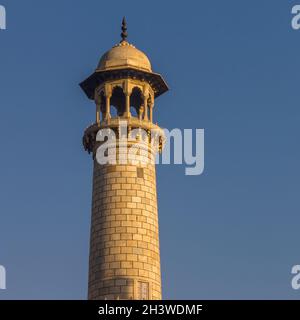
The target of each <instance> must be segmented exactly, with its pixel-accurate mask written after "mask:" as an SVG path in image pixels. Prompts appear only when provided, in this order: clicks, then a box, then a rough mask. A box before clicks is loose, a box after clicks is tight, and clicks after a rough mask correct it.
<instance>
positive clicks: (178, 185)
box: [0, 0, 300, 299]
mask: <svg viewBox="0 0 300 320" xmlns="http://www.w3.org/2000/svg"><path fill="white" fill-rule="evenodd" d="M0 3H1V4H2V5H5V6H6V10H7V30H6V31H1V32H0V147H1V151H0V154H1V157H0V264H1V265H4V266H5V267H6V270H7V290H6V291H3V290H0V299H33V298H35V299H85V298H86V296H87V271H88V247H89V226H90V211H91V208H90V207H91V186H92V160H91V158H90V156H88V154H86V153H85V152H84V150H83V147H82V145H81V138H82V133H83V130H84V128H85V127H87V126H88V125H89V124H90V123H91V122H92V121H94V104H93V103H92V102H91V101H89V100H88V99H87V98H86V97H85V95H84V93H83V92H82V91H81V89H80V87H79V86H78V83H79V82H81V81H82V80H84V79H85V78H86V77H87V76H88V75H89V74H90V73H92V72H93V71H94V69H95V67H96V65H97V62H98V60H99V58H100V56H101V55H102V54H103V53H104V52H105V51H106V50H108V49H110V48H111V47H112V46H113V45H114V44H116V43H117V42H118V41H119V39H120V36H119V34H120V24H121V19H122V17H123V15H126V17H127V21H128V33H129V38H128V40H129V41H130V42H132V43H133V44H134V45H136V46H137V47H138V48H139V49H141V50H143V51H144V52H146V53H147V55H148V56H149V58H150V59H151V61H152V65H153V69H154V70H155V71H156V72H159V73H161V74H162V75H163V76H164V78H165V79H166V81H167V82H168V84H169V86H170V88H171V90H170V91H169V92H168V93H166V94H165V95H164V96H162V97H160V98H159V99H158V100H157V101H156V107H155V113H154V117H155V121H157V122H158V123H159V124H160V125H161V126H163V127H166V128H169V129H172V128H204V129H205V171H204V173H203V174H202V175H200V176H189V177H188V176H185V174H184V166H181V165H160V166H158V169H157V181H158V201H159V220H160V240H161V260H162V274H163V296H164V298H166V299H232V298H234V299H286V298H292V299H300V291H295V290H293V289H292V288H291V284H290V282H291V278H292V275H291V268H292V266H293V265H295V264H300V239H299V228H300V215H299V213H300V210H299V209H300V203H299V198H300V197H299V181H300V169H299V164H300V150H299V137H300V125H299V120H300V93H299V92H300V91H299V69H300V59H299V57H300V54H299V52H300V30H299V31H295V30H293V29H292V28H291V18H292V15H291V8H292V6H293V5H294V4H297V3H298V4H300V1H287V0H284V1H283V0H276V1H275V0H264V1H261V0H253V1H246V0H227V1H224V0H218V1H211V0H202V1H161V0H160V1H157V0H152V1H150V2H141V1H125V2H124V1H98V0H97V1H96V0H93V1H92V0H85V1H83V0H80V1H71V0H63V1H58V0H52V1H38V0H35V1H33V0H24V1H16V0H9V1H8V0H1V1H0Z"/></svg>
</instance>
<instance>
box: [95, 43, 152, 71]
mask: <svg viewBox="0 0 300 320" xmlns="http://www.w3.org/2000/svg"><path fill="white" fill-rule="evenodd" d="M128 67H129V68H130V67H132V68H135V69H141V70H144V71H148V72H152V69H151V63H150V61H149V59H148V57H147V56H146V55H145V54H144V53H143V52H142V51H140V50H138V49H137V48H136V47H134V46H133V45H132V44H130V43H128V42H127V41H122V42H120V43H119V44H117V45H115V46H114V47H113V48H111V49H110V50H109V51H107V52H106V53H105V54H104V55H103V56H102V57H101V59H100V62H99V64H98V67H97V70H98V71H105V70H113V69H123V68H128Z"/></svg>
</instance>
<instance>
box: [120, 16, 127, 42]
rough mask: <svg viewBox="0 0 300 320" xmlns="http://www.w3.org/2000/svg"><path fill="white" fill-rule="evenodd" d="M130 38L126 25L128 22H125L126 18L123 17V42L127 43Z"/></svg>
mask: <svg viewBox="0 0 300 320" xmlns="http://www.w3.org/2000/svg"><path fill="white" fill-rule="evenodd" d="M127 37H128V34H127V24H126V20H125V17H123V20H122V33H121V38H122V40H121V42H123V41H126V39H127Z"/></svg>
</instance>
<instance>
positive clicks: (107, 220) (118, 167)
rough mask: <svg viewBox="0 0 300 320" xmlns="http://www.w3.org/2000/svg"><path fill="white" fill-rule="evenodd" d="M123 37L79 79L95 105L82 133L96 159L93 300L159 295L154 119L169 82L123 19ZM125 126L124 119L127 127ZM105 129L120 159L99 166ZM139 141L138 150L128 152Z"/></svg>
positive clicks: (158, 133)
mask: <svg viewBox="0 0 300 320" xmlns="http://www.w3.org/2000/svg"><path fill="white" fill-rule="evenodd" d="M121 37H122V40H121V41H120V43H118V44H117V45H115V46H114V47H113V48H112V49H110V50H109V51H108V52H106V53H105V54H104V55H103V56H102V57H101V59H100V62H99V64H98V67H97V69H96V70H95V72H94V73H93V74H92V75H91V76H90V77H88V78H87V79H86V80H85V81H83V82H82V83H81V84H80V86H81V88H82V89H83V90H84V92H85V93H86V95H87V96H88V98H89V99H91V100H94V101H95V104H96V120H95V123H94V124H92V125H91V126H90V127H88V128H87V129H86V130H85V132H84V136H83V145H84V148H85V149H86V150H87V151H88V152H89V153H92V155H93V161H94V172H93V197H92V221H91V238H90V258H89V285H88V291H89V292H88V298H89V299H126V300H131V299H138V300H144V299H149V300H152V299H153V300H159V299H161V272H160V251H159V230H158V213H157V196H156V176H155V161H154V158H155V154H156V152H157V151H160V150H161V149H162V145H163V139H164V134H163V130H162V129H161V128H160V127H158V126H157V125H155V124H154V123H153V108H154V99H155V98H157V97H158V96H159V95H161V94H162V93H164V92H166V91H167V90H168V87H167V85H166V83H165V81H164V80H163V78H162V77H161V76H160V75H159V74H157V73H154V72H152V69H151V64H150V61H149V59H148V58H147V56H146V55H145V54H144V53H143V52H141V51H140V50H138V49H136V48H135V47H134V46H133V45H132V44H130V43H128V42H127V28H126V22H125V19H123V22H122V34H121ZM120 124H122V125H123V126H124V124H125V131H124V128H123V127H121V126H120ZM104 129H109V130H110V132H113V133H114V134H115V137H116V138H115V140H114V142H115V150H116V152H115V154H116V161H115V162H109V163H101V164H100V163H99V161H98V158H97V152H98V149H99V147H100V146H103V145H104V140H103V141H99V140H98V138H97V137H98V135H99V132H101V130H104ZM133 132H135V133H136V132H138V134H135V135H132V133H133ZM153 133H154V135H153ZM154 137H155V138H154ZM105 141H106V142H105V143H107V140H105ZM124 141H125V142H126V146H127V148H124V143H123V142H124ZM136 143H139V146H140V148H136V149H133V150H136V153H130V152H129V149H130V147H134V146H135V145H136ZM131 149H132V148H131ZM105 152H106V153H105V154H106V155H107V154H108V152H109V146H108V147H107V149H106V151H105ZM126 158H127V159H126ZM124 159H126V160H125V161H124ZM143 159H144V160H145V159H147V160H149V159H150V160H151V161H143ZM129 160H130V161H129ZM135 160H137V161H135Z"/></svg>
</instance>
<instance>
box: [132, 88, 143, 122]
mask: <svg viewBox="0 0 300 320" xmlns="http://www.w3.org/2000/svg"><path fill="white" fill-rule="evenodd" d="M143 102H144V100H143V94H142V90H141V89H140V88H138V87H134V88H133V90H132V92H131V96H130V112H131V115H132V116H133V117H137V118H141V116H142V114H141V113H143V108H141V107H142V105H143Z"/></svg>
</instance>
